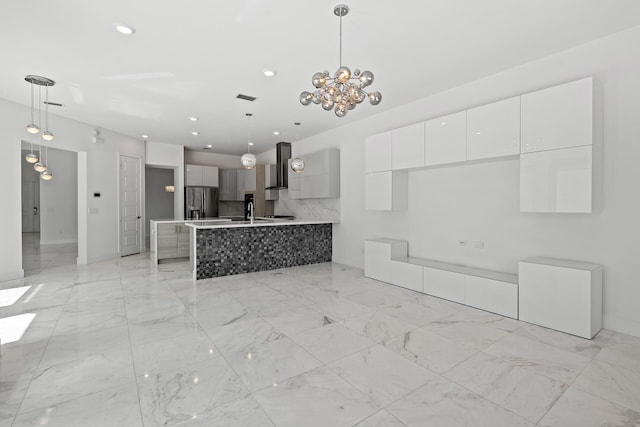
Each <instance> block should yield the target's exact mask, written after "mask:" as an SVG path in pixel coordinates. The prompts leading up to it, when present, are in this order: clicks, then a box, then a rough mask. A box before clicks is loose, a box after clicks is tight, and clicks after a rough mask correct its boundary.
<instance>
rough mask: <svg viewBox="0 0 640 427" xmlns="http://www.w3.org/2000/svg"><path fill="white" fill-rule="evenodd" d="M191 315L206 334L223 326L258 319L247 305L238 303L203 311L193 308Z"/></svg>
mask: <svg viewBox="0 0 640 427" xmlns="http://www.w3.org/2000/svg"><path fill="white" fill-rule="evenodd" d="M191 314H192V315H193V318H194V319H195V320H196V321H197V322H198V324H200V326H201V327H202V329H204V330H205V331H206V332H211V331H213V330H214V329H216V328H219V327H221V326H227V325H231V324H233V323H236V322H243V321H246V320H250V319H256V318H258V316H257V315H256V314H255V313H253V312H250V311H249V309H248V308H247V307H246V306H245V305H243V304H240V303H239V302H237V301H235V302H229V303H228V304H225V305H222V306H214V307H209V308H203V309H198V308H196V307H192V308H191Z"/></svg>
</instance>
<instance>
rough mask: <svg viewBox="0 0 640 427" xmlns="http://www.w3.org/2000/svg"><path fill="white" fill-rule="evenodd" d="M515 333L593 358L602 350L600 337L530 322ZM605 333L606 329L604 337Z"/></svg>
mask: <svg viewBox="0 0 640 427" xmlns="http://www.w3.org/2000/svg"><path fill="white" fill-rule="evenodd" d="M514 333H515V334H516V335H518V336H521V337H525V338H530V339H532V340H535V341H540V342H542V343H544V344H548V345H550V346H553V347H556V348H559V349H561V350H566V351H569V352H571V353H574V354H578V355H580V356H584V357H587V358H589V359H593V358H594V357H595V356H596V355H597V354H598V353H599V352H600V350H602V345H601V344H600V343H599V342H598V339H593V340H588V339H585V338H580V337H576V336H574V335H569V334H565V333H563V332H558V331H554V330H553V329H547V328H544V327H542V326H537V325H532V324H530V323H523V324H522V326H521V327H520V328H519V329H518V330H517V331H515V332H514ZM604 335H606V331H605V332H604V333H603V335H602V336H603V337H604Z"/></svg>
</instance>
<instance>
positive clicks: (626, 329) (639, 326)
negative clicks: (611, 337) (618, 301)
mask: <svg viewBox="0 0 640 427" xmlns="http://www.w3.org/2000/svg"><path fill="white" fill-rule="evenodd" d="M602 324H603V325H602V326H603V328H604V329H609V330H611V331H616V332H620V333H622V334H627V335H633V336H634V337H640V322H638V321H636V320H631V319H623V318H621V317H616V316H607V315H606V314H605V315H604V316H603V319H602Z"/></svg>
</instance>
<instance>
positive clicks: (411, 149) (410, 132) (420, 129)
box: [391, 122, 424, 170]
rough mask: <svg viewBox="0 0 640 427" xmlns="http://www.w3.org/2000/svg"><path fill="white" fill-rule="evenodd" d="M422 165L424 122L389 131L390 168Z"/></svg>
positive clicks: (396, 168)
mask: <svg viewBox="0 0 640 427" xmlns="http://www.w3.org/2000/svg"><path fill="white" fill-rule="evenodd" d="M422 166H424V122H420V123H416V124H413V125H409V126H405V127H402V128H400V129H394V130H392V131H391V168H392V169H393V170H399V169H411V168H419V167H422Z"/></svg>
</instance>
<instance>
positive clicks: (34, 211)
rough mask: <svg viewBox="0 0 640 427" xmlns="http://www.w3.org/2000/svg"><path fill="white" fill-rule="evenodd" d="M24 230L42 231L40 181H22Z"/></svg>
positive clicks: (25, 231) (30, 231)
mask: <svg viewBox="0 0 640 427" xmlns="http://www.w3.org/2000/svg"><path fill="white" fill-rule="evenodd" d="M22 232H23V233H39V232H40V182H38V181H22Z"/></svg>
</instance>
